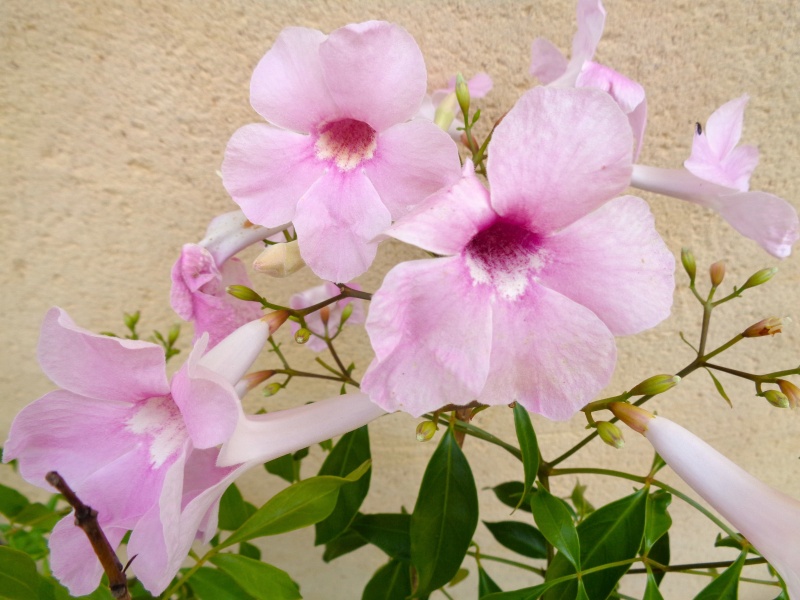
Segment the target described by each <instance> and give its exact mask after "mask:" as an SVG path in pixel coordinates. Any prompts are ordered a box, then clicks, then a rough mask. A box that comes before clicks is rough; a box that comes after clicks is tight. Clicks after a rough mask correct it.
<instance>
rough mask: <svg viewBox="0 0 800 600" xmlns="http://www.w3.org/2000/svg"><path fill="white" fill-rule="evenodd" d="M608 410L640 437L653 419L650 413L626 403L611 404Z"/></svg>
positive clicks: (653, 416)
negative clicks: (639, 434)
mask: <svg viewBox="0 0 800 600" xmlns="http://www.w3.org/2000/svg"><path fill="white" fill-rule="evenodd" d="M608 408H609V410H610V411H611V412H612V413H614V416H615V417H617V418H618V419H619V420H620V421H622V422H623V423H625V425H627V426H628V427H630V428H631V429H633V430H634V431H638V432H639V433H641V434H642V435H644V432H645V431H647V427H648V424H649V422H650V419H653V418H655V415H653V414H652V413H649V412H647V411H646V410H644V409H643V408H639V407H638V406H634V405H633V404H628V403H627V402H612V403H611V404H609V405H608Z"/></svg>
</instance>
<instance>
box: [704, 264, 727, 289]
mask: <svg viewBox="0 0 800 600" xmlns="http://www.w3.org/2000/svg"><path fill="white" fill-rule="evenodd" d="M708 274H709V275H710V276H711V285H713V286H714V287H717V286H719V284H720V283H722V280H723V279H725V263H724V262H722V261H721V260H720V261H717V262H715V263H714V264H713V265H711V267H710V268H709V270H708Z"/></svg>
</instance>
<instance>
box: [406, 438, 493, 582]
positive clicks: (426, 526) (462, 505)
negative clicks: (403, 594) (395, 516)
mask: <svg viewBox="0 0 800 600" xmlns="http://www.w3.org/2000/svg"><path fill="white" fill-rule="evenodd" d="M477 526H478V491H477V489H476V488H475V480H474V479H473V477H472V471H471V470H470V468H469V463H468V462H467V459H466V457H465V456H464V453H463V452H462V451H461V448H460V447H459V446H458V444H457V443H456V440H455V436H454V435H453V431H452V429H450V428H448V429H447V431H446V432H445V434H444V436H442V440H441V441H440V442H439V446H438V447H437V448H436V451H435V452H434V453H433V455H432V456H431V459H430V462H429V463H428V466H427V468H426V469H425V474H424V475H423V477H422V483H421V484H420V488H419V495H418V496H417V503H416V504H415V505H414V512H413V514H412V515H411V562H412V563H413V564H414V567H416V569H417V576H418V579H417V590H416V592H417V594H418V595H419V596H423V597H424V596H425V595H426V594H430V593H431V592H432V591H433V590H435V589H437V588H439V587H441V586H443V585H444V584H446V583H447V582H448V581H450V580H451V579H452V578H453V576H454V575H455V574H456V572H457V571H458V568H459V567H460V566H461V562H462V561H463V560H464V556H466V553H467V549H468V548H469V544H470V542H471V540H472V534H473V533H475V528H476V527H477Z"/></svg>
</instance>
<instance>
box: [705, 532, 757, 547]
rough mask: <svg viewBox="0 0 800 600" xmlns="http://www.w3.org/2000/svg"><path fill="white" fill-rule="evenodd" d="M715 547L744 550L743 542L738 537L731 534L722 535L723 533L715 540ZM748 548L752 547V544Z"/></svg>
mask: <svg viewBox="0 0 800 600" xmlns="http://www.w3.org/2000/svg"><path fill="white" fill-rule="evenodd" d="M714 547H715V548H736V549H737V550H742V543H741V542H740V541H738V540H737V539H736V538H732V537H731V536H729V535H726V536H725V537H722V534H721V533H718V534H717V539H716V540H714ZM748 548H750V549H752V547H751V546H748Z"/></svg>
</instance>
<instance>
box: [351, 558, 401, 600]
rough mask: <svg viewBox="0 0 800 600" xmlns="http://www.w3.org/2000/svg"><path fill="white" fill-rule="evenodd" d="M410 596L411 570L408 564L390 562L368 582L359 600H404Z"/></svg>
mask: <svg viewBox="0 0 800 600" xmlns="http://www.w3.org/2000/svg"><path fill="white" fill-rule="evenodd" d="M410 595H411V568H410V567H409V565H408V563H404V562H402V561H399V560H390V561H389V563H388V564H385V565H383V566H382V567H381V568H380V569H378V570H377V571H376V572H375V574H374V575H373V576H372V579H370V580H369V582H368V583H367V586H366V587H365V588H364V593H363V594H362V595H361V600H405V599H406V598H408V597H409V596H410Z"/></svg>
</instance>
